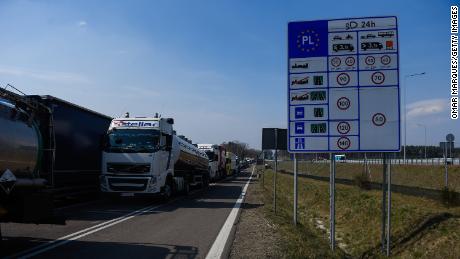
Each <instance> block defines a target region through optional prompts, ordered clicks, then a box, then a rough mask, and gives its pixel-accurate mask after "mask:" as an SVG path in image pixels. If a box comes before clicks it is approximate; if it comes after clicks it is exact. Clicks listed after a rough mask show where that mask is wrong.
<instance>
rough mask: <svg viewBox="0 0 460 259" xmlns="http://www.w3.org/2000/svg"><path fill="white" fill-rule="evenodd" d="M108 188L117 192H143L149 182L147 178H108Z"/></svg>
mask: <svg viewBox="0 0 460 259" xmlns="http://www.w3.org/2000/svg"><path fill="white" fill-rule="evenodd" d="M108 182H109V187H110V189H111V190H112V191H118V192H136V191H137V192H139V191H145V189H146V188H147V184H148V182H149V179H148V178H109V179H108Z"/></svg>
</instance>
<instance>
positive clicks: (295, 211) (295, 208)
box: [294, 154, 298, 225]
mask: <svg viewBox="0 0 460 259" xmlns="http://www.w3.org/2000/svg"><path fill="white" fill-rule="evenodd" d="M297 171H298V161H297V154H294V225H297V197H298V192H297Z"/></svg>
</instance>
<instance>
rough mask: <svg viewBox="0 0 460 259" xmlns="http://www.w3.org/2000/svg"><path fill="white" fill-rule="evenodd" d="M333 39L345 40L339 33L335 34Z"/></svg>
mask: <svg viewBox="0 0 460 259" xmlns="http://www.w3.org/2000/svg"><path fill="white" fill-rule="evenodd" d="M332 40H343V39H342V37H340V36H339V35H335V36H334V38H332Z"/></svg>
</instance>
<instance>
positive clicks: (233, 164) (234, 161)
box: [226, 152, 239, 176]
mask: <svg viewBox="0 0 460 259" xmlns="http://www.w3.org/2000/svg"><path fill="white" fill-rule="evenodd" d="M226 158H227V159H226V161H227V162H226V171H227V176H230V175H234V174H236V173H238V171H239V168H238V157H237V156H236V155H235V154H233V153H232V152H227V154H226Z"/></svg>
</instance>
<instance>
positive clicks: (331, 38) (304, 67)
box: [288, 16, 400, 152]
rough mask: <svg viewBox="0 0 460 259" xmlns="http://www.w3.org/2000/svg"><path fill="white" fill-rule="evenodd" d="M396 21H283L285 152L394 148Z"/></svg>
mask: <svg viewBox="0 0 460 259" xmlns="http://www.w3.org/2000/svg"><path fill="white" fill-rule="evenodd" d="M398 46H399V45H398V28H397V19H396V17H394V16H388V17H363V18H351V19H335V20H321V21H301V22H290V23H289V24H288V140H289V144H288V151H289V152H396V151H399V150H400V104H399V47H398Z"/></svg>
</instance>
